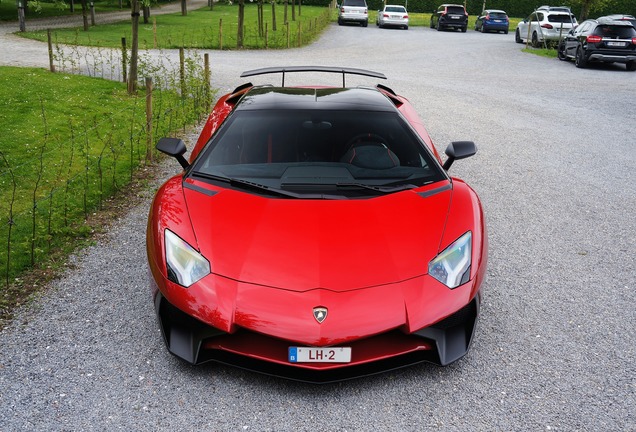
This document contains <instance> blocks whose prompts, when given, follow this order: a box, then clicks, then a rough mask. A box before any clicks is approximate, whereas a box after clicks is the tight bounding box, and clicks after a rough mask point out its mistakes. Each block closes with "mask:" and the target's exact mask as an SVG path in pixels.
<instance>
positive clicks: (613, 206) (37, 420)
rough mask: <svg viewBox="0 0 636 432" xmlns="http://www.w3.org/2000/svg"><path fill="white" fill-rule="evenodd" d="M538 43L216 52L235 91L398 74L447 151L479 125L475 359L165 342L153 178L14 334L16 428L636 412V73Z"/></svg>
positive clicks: (363, 42) (11, 387) (9, 408)
mask: <svg viewBox="0 0 636 432" xmlns="http://www.w3.org/2000/svg"><path fill="white" fill-rule="evenodd" d="M31 44H32V43H31ZM521 48H522V45H519V44H516V43H515V42H514V34H513V32H511V33H510V34H508V35H503V34H482V33H477V32H474V31H472V30H470V29H469V31H468V32H467V33H461V32H437V31H435V30H431V29H428V28H422V27H411V28H410V29H409V30H399V29H379V28H376V27H375V25H373V24H370V25H369V27H367V28H361V27H357V26H338V25H337V24H334V25H333V26H332V27H331V28H330V29H329V30H328V31H327V32H326V33H325V34H324V35H323V36H322V37H321V39H320V40H319V41H317V42H316V43H315V44H314V45H312V46H309V47H307V48H302V49H292V50H289V51H259V52H247V51H238V52H231V51H223V52H216V51H210V61H211V64H212V74H213V77H212V80H213V82H212V84H213V86H214V87H217V88H219V89H220V91H221V92H226V91H229V90H231V89H233V88H234V87H236V86H237V85H239V84H242V83H243V82H244V80H243V79H241V78H239V75H240V73H241V72H242V71H244V70H248V69H255V68H259V67H266V66H281V65H333V66H335V65H340V66H350V67H358V68H365V69H371V70H376V71H379V72H383V73H384V74H385V75H386V76H387V77H388V80H387V81H386V82H382V84H384V85H387V86H389V87H391V88H393V89H394V90H395V91H396V92H397V93H400V94H402V95H405V96H406V97H407V98H409V99H410V101H411V102H412V103H413V105H414V107H415V108H416V109H417V110H418V112H419V113H420V115H421V117H422V119H423V121H424V123H425V125H426V127H427V129H428V131H429V133H430V135H431V137H432V138H433V141H434V142H435V143H436V145H437V148H438V150H439V151H440V152H441V151H443V149H444V148H445V147H446V145H447V144H448V143H449V142H450V141H452V140H473V141H475V143H476V144H477V146H478V149H479V151H478V153H477V155H476V156H475V157H472V158H470V159H466V160H463V161H458V162H456V163H455V164H454V165H453V166H452V168H451V170H450V173H451V174H452V175H454V176H457V177H460V178H461V179H463V180H465V181H466V182H468V183H469V184H470V185H471V186H472V187H473V188H474V189H475V190H476V191H477V192H478V193H479V195H480V197H481V199H482V203H483V205H484V208H485V211H486V217H487V222H488V230H489V238H490V260H489V269H488V276H487V279H486V282H485V297H484V303H483V305H482V309H481V318H480V322H479V324H478V328H477V333H476V337H475V341H474V344H473V346H472V349H471V351H470V352H469V353H468V355H467V356H466V357H464V358H463V359H462V360H460V361H459V362H457V363H455V364H453V365H451V366H449V367H446V368H440V367H437V366H432V365H427V364H423V365H418V366H415V367H411V368H408V369H403V370H399V371H395V372H390V373H386V374H382V375H377V376H373V377H369V378H364V379H359V380H353V381H348V382H343V383H338V384H332V385H323V386H315V385H307V384H303V383H297V382H289V381H284V380H280V379H277V378H271V377H266V376H261V375H256V374H252V373H249V372H244V371H241V370H238V369H234V368H230V367H225V366H220V365H204V366H200V367H190V366H188V365H185V364H184V363H182V362H180V361H179V360H177V359H176V358H173V357H171V356H170V354H168V353H167V351H166V350H165V349H164V347H163V342H162V341H161V339H160V337H161V336H160V333H159V331H158V326H157V324H156V322H155V318H154V311H153V307H152V304H151V301H150V295H149V292H148V289H147V284H146V278H147V275H146V262H145V259H146V258H145V243H144V241H145V217H146V214H147V209H148V205H149V198H150V197H149V196H147V197H146V198H145V200H144V203H143V204H142V205H141V206H139V207H137V208H135V209H134V210H133V211H132V212H131V213H130V214H129V215H127V216H126V217H125V218H123V219H122V220H121V221H119V222H118V223H117V225H116V226H114V227H113V228H112V233H111V235H110V236H109V238H108V239H107V240H105V241H102V242H100V243H99V244H97V245H96V246H94V247H91V248H90V249H87V250H85V251H83V252H82V254H81V256H79V257H76V258H75V259H74V261H75V264H76V266H75V267H76V268H75V269H74V270H72V271H69V272H68V273H67V274H66V275H65V277H64V278H62V279H61V280H59V281H56V282H54V283H53V286H52V287H51V289H50V290H48V292H47V293H46V294H45V295H43V296H42V297H41V298H39V299H37V300H36V301H35V303H34V305H33V306H32V307H31V308H30V309H28V310H24V311H22V313H21V314H20V316H19V317H18V319H16V321H15V322H14V323H13V324H12V325H11V326H9V327H8V328H6V329H5V330H4V331H3V332H2V333H0V388H1V389H2V390H1V391H0V424H2V425H3V427H2V428H3V429H4V428H6V430H18V429H26V428H29V429H35V430H48V429H50V430H113V429H117V428H121V429H124V430H138V431H143V430H149V431H153V430H159V429H168V428H170V429H178V430H195V429H197V430H201V429H203V430H241V431H243V430H251V431H263V430H272V431H279V430H348V431H358V430H360V431H363V430H364V431H366V430H412V431H422V430H433V429H441V430H458V431H464V430H485V431H491V430H566V431H567V430H577V431H579V430H589V431H598V430H634V429H636V417H635V416H634V413H635V412H636V362H635V361H634V358H635V357H636V332H635V329H636V308H635V307H634V300H635V294H634V293H635V292H636V285H635V284H634V279H635V276H636V264H635V262H636V260H635V259H634V257H636V213H635V212H634V209H635V208H636V173H635V171H636V170H635V169H634V167H636V156H635V155H636V152H635V151H634V144H635V138H634V124H636V118H635V115H634V84H635V83H636V73H635V72H626V71H625V67H624V66H623V65H609V66H607V65H601V66H592V67H590V68H589V69H584V70H581V69H577V68H575V67H574V65H573V64H572V63H569V62H561V61H559V60H557V59H549V58H544V57H539V56H535V55H532V54H529V53H524V52H522V51H521ZM42 50H43V56H44V57H43V58H44V59H46V47H45V46H44V45H43V47H42ZM174 57H175V58H177V54H176V53H175V54H174ZM271 79H273V78H272V77H254V80H253V82H254V83H264V82H266V80H271ZM330 79H331V80H333V77H322V76H314V74H303V75H299V76H298V77H295V78H293V79H291V78H289V79H287V78H286V83H287V84H288V85H294V84H303V83H307V84H308V83H312V84H313V83H314V80H318V81H320V82H322V83H324V84H329V83H330V81H329V80H330ZM339 79H340V78H338V79H337V80H336V82H333V81H332V82H331V84H334V85H339V84H340V81H339ZM348 81H349V83H350V84H364V85H375V84H376V81H373V80H370V79H368V78H351V79H350V80H348ZM276 84H278V81H276ZM167 166H168V167H170V168H173V169H174V173H177V172H178V171H179V167H178V166H177V165H176V163H174V162H173V161H168V164H167ZM166 175H167V174H166ZM395 221H396V224H399V223H400V215H399V214H396V215H395ZM369 313H374V314H378V313H382V311H369Z"/></svg>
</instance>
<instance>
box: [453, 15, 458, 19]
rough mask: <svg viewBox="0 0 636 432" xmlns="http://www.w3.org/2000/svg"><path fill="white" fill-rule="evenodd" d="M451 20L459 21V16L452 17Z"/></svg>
mask: <svg viewBox="0 0 636 432" xmlns="http://www.w3.org/2000/svg"><path fill="white" fill-rule="evenodd" d="M451 19H459V17H458V16H452V17H451Z"/></svg>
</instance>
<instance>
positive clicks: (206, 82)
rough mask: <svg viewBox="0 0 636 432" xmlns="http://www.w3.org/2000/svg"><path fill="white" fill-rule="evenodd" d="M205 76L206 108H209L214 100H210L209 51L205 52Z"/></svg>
mask: <svg viewBox="0 0 636 432" xmlns="http://www.w3.org/2000/svg"><path fill="white" fill-rule="evenodd" d="M203 77H204V79H205V83H204V84H203V87H204V91H205V99H204V100H205V108H206V110H209V109H210V105H212V101H211V100H210V99H211V98H210V54H208V53H205V54H203Z"/></svg>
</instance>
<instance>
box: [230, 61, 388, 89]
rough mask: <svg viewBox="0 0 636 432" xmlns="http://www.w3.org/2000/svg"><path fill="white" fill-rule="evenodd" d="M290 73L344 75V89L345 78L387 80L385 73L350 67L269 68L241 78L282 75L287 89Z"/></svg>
mask: <svg viewBox="0 0 636 432" xmlns="http://www.w3.org/2000/svg"><path fill="white" fill-rule="evenodd" d="M289 72H294V73H295V72H325V73H339V74H342V87H343V88H344V87H346V82H345V76H346V75H347V74H349V75H363V76H369V77H373V78H380V79H386V76H384V74H383V73H380V72H374V71H370V70H366V69H356V68H348V67H330V66H285V67H269V68H261V69H253V70H249V71H245V72H243V73H242V74H241V78H244V77H250V76H254V75H265V74H274V73H282V74H283V78H282V84H281V87H285V74H286V73H289Z"/></svg>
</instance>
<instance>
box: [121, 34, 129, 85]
mask: <svg viewBox="0 0 636 432" xmlns="http://www.w3.org/2000/svg"><path fill="white" fill-rule="evenodd" d="M127 63H128V50H127V49H126V38H125V37H123V38H121V70H122V76H123V79H124V82H128V71H127V69H128V64H127Z"/></svg>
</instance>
